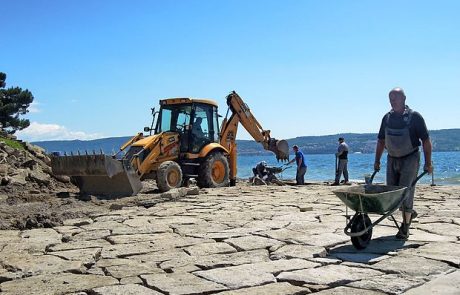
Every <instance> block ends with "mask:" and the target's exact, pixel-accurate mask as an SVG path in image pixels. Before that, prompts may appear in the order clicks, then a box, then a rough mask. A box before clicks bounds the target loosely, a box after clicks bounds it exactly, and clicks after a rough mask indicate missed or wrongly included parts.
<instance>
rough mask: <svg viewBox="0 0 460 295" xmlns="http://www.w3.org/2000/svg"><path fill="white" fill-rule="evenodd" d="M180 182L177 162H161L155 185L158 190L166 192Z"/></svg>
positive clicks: (178, 185)
mask: <svg viewBox="0 0 460 295" xmlns="http://www.w3.org/2000/svg"><path fill="white" fill-rule="evenodd" d="M181 184H182V170H181V169H180V166H179V164H177V163H176V162H174V161H165V162H163V163H161V165H160V167H158V171H157V186H158V189H159V190H160V192H167V191H169V190H170V189H173V188H178V187H180V186H181Z"/></svg>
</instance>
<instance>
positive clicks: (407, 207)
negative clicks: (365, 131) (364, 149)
mask: <svg viewBox="0 0 460 295" xmlns="http://www.w3.org/2000/svg"><path fill="white" fill-rule="evenodd" d="M389 98H390V104H391V111H390V112H388V113H387V114H385V116H383V119H382V122H381V124H380V130H379V134H378V141H377V146H376V149H375V163H374V169H375V170H380V158H381V157H382V154H383V151H384V149H385V148H386V149H387V152H388V156H387V175H386V177H387V185H397V186H405V187H410V186H411V184H412V182H413V181H414V180H415V179H416V177H417V173H418V169H419V166H420V151H419V147H420V145H422V146H423V154H424V157H425V165H424V167H423V169H424V171H427V172H428V173H432V172H433V166H432V164H431V151H432V145H431V140H430V137H429V134H428V129H427V128H426V124H425V120H424V119H423V117H422V115H420V114H419V113H418V112H415V111H413V110H411V109H410V108H409V107H408V106H407V105H406V95H405V93H404V91H403V89H401V88H394V89H392V90H391V91H390V93H389ZM414 194H415V187H412V189H411V191H410V192H409V196H408V197H407V198H406V200H405V202H404V203H403V204H402V206H401V208H400V210H401V211H402V218H403V222H402V224H401V227H400V229H399V231H398V233H397V234H396V238H398V239H407V238H408V237H409V227H410V223H411V221H412V219H414V218H415V217H416V216H417V212H416V211H415V210H414V209H413V203H414Z"/></svg>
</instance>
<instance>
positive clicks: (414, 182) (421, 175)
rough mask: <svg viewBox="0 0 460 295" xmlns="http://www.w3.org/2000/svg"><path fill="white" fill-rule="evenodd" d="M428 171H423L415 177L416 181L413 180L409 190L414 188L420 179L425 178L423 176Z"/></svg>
mask: <svg viewBox="0 0 460 295" xmlns="http://www.w3.org/2000/svg"><path fill="white" fill-rule="evenodd" d="M427 173H428V171H423V172H422V173H421V174H420V175H419V176H417V178H416V179H414V181H413V182H412V184H411V186H410V187H411V188H412V187H414V186H415V184H416V183H417V182H418V181H419V180H420V178H422V177H423V176H425V174H427Z"/></svg>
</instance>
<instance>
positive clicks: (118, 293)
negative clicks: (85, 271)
mask: <svg viewBox="0 0 460 295" xmlns="http://www.w3.org/2000/svg"><path fill="white" fill-rule="evenodd" d="M91 294H93V295H162V294H163V293H160V292H157V291H155V290H152V289H149V288H147V287H144V286H140V285H136V284H126V285H121V286H107V287H100V288H95V289H93V291H92V292H91Z"/></svg>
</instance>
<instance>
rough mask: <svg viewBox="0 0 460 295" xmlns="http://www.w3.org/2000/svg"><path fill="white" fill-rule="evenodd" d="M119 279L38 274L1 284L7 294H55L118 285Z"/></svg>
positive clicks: (80, 275)
mask: <svg viewBox="0 0 460 295" xmlns="http://www.w3.org/2000/svg"><path fill="white" fill-rule="evenodd" d="M117 284H118V280H117V279H115V278H112V277H109V276H97V275H82V274H71V273H62V274H55V275H52V276H48V275H38V276H33V277H28V278H23V279H19V280H14V281H8V282H4V283H2V284H1V285H0V287H1V291H2V294H5V295H12V294H17V295H24V294H28V295H48V294H49V295H52V294H53V295H54V294H65V293H71V292H77V291H81V290H88V289H93V288H97V287H104V286H111V285H117Z"/></svg>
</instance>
